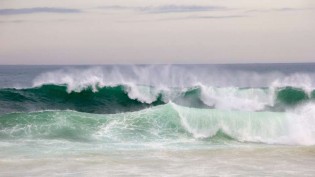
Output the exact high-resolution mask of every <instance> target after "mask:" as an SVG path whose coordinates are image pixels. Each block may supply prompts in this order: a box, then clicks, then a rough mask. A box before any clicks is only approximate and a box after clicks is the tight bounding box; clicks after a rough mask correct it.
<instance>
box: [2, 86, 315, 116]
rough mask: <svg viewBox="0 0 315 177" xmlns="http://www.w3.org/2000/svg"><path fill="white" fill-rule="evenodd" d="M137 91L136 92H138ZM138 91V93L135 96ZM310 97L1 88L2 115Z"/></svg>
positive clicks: (283, 91) (291, 91) (257, 104)
mask: <svg viewBox="0 0 315 177" xmlns="http://www.w3.org/2000/svg"><path fill="white" fill-rule="evenodd" d="M135 90H136V91H135ZM134 92H136V93H137V94H136V95H135V93H134ZM314 96H315V92H314V91H312V92H311V93H310V94H309V93H307V91H305V90H303V89H301V88H293V87H284V88H278V89H276V90H270V89H268V88H235V87H234V88H233V87H230V88H214V87H209V88H205V87H204V86H203V87H200V86H195V87H192V88H184V89H182V90H181V89H179V88H173V89H168V90H157V89H155V88H154V87H149V86H147V87H145V86H138V87H137V86H133V88H131V87H129V86H125V85H118V86H105V87H100V88H92V87H87V88H85V89H83V90H80V91H70V92H69V91H68V87H67V86H64V85H43V86H39V87H33V88H26V89H14V88H5V89H0V104H1V105H3V106H2V107H1V108H0V113H9V112H25V111H26V112H29V111H40V110H75V111H80V112H87V113H109V114H112V113H119V112H126V111H137V110H140V109H144V108H147V107H150V106H156V105H161V104H166V103H168V102H169V101H172V102H174V103H176V104H179V105H183V106H187V107H195V108H213V109H224V110H247V111H263V110H274V111H281V110H284V109H285V108H287V107H292V106H296V105H299V104H302V103H307V102H311V101H312V100H313V99H314Z"/></svg>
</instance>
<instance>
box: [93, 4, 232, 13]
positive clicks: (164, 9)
mask: <svg viewBox="0 0 315 177" xmlns="http://www.w3.org/2000/svg"><path fill="white" fill-rule="evenodd" d="M99 8H101V9H111V10H133V11H138V12H142V13H183V12H186V13H187V12H205V11H218V10H227V9H228V8H226V7H221V6H196V5H190V6H187V5H186V6H185V5H181V6H179V5H163V6H144V7H132V6H103V7H99Z"/></svg>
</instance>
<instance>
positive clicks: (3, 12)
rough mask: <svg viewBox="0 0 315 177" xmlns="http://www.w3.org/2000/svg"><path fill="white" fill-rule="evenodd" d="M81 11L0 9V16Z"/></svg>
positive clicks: (63, 9)
mask: <svg viewBox="0 0 315 177" xmlns="http://www.w3.org/2000/svg"><path fill="white" fill-rule="evenodd" d="M80 12H81V10H78V9H70V8H54V7H34V8H20V9H0V15H24V14H35V13H63V14H64V13H80Z"/></svg>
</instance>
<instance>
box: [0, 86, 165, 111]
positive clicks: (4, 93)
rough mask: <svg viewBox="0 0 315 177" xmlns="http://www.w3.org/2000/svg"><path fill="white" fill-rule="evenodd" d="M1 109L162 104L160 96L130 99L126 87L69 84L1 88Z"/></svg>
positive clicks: (88, 108)
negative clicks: (73, 86) (79, 88)
mask: <svg viewBox="0 0 315 177" xmlns="http://www.w3.org/2000/svg"><path fill="white" fill-rule="evenodd" d="M0 100H1V101H0V103H1V105H5V106H4V107H2V108H0V109H1V112H8V111H11V112H23V111H38V110H51V109H52V110H67V109H69V110H77V111H81V112H89V113H115V112H117V111H118V112H124V111H131V110H139V109H143V108H145V107H148V106H150V105H158V104H161V103H163V102H162V101H161V100H159V98H157V99H156V101H154V102H152V103H150V104H148V103H142V102H140V101H138V100H136V99H130V98H129V97H128V94H127V92H126V88H124V86H116V87H103V88H99V89H98V90H97V91H93V90H92V88H86V89H85V90H82V91H80V92H68V91H67V87H66V86H59V85H43V86H40V87H35V88H28V89H1V90H0Z"/></svg>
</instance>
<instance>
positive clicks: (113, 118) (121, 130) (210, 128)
mask: <svg viewBox="0 0 315 177" xmlns="http://www.w3.org/2000/svg"><path fill="white" fill-rule="evenodd" d="M314 111H315V109H314V105H305V106H303V107H301V108H299V109H296V110H295V111H294V112H286V113H274V112H245V111H222V110H216V109H198V108H187V107H183V106H179V105H176V104H174V103H168V104H166V105H161V106H156V107H153V108H148V109H144V110H141V111H137V112H130V113H120V114H109V115H102V114H89V113H80V112H74V111H42V112H33V113H11V114H6V115H2V116H1V117H0V126H1V128H0V130H1V131H0V137H1V139H3V140H11V139H14V140H19V139H23V141H26V140H33V141H37V140H41V139H51V140H60V141H79V142H99V143H103V144H106V145H108V146H115V145H118V146H128V145H129V146H131V145H134V146H141V145H147V144H150V143H153V142H155V143H162V144H163V143H164V145H165V144H177V145H178V144H179V145H180V144H181V143H182V142H185V143H186V145H187V142H191V143H192V141H196V140H197V142H195V143H198V142H199V143H201V144H202V143H206V144H207V143H218V142H221V143H222V142H226V143H228V142H231V143H233V142H253V143H267V144H301V145H313V144H315V131H314V130H315V129H314V128H315V127H314V125H315V124H314V123H315V117H314V115H315V114H314V113H315V112H314ZM189 144H190V143H188V145H189ZM192 144H193V143H192ZM104 146H105V145H104Z"/></svg>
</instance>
